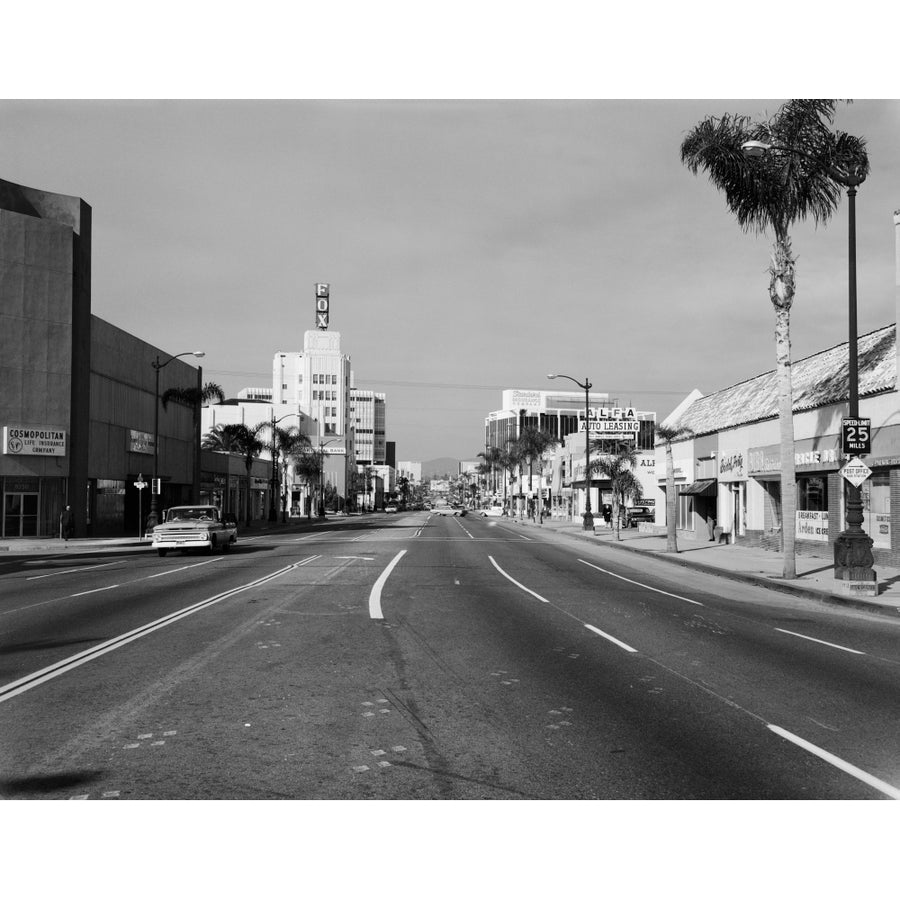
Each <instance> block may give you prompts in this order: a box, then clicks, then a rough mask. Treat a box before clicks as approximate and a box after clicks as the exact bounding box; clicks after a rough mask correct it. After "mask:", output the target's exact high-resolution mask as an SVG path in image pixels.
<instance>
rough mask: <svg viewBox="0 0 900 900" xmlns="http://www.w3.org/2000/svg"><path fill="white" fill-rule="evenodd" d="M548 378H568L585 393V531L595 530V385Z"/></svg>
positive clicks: (565, 376) (570, 377)
mask: <svg viewBox="0 0 900 900" xmlns="http://www.w3.org/2000/svg"><path fill="white" fill-rule="evenodd" d="M547 377H548V378H568V379H569V381H574V382H575V384H577V385H578V387H580V388H581V389H582V390H583V391H584V494H585V501H584V520H583V526H582V527H583V529H584V531H593V530H594V516H593V515H592V513H591V426H590V421H591V388H592V387H593V385H592V384H591V382H590V381H589V380H588V379H587V378H585V379H584V384H582V383H581V382H580V381H578V379H577V378H573V377H572V376H571V375H548V376H547Z"/></svg>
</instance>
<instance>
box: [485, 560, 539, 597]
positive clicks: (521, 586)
mask: <svg viewBox="0 0 900 900" xmlns="http://www.w3.org/2000/svg"><path fill="white" fill-rule="evenodd" d="M488 559H489V560H490V561H491V565H493V567H494V568H495V569H496V570H497V571H498V572H499V573H500V574H501V575H502V576H503V577H504V578H506V579H507V580H508V581H511V582H512V583H513V584H514V585H515V586H516V587H517V588H521V589H522V590H523V591H525V593H526V594H531V596H532V597H537V598H538V600H540V601H541V603H549V602H550V601H549V600H547V599H545V598H544V597H542V596H541V595H540V594H536V593H535V592H534V591H533V590H531V588H527V587H525V585H524V584H520V583H519V582H518V581H516V579H515V578H513V577H512V576H511V575H507V574H506V572H504V571H503V569H501V568H500V566H498V565H497V561H496V560H495V559H494V557H493V556H488Z"/></svg>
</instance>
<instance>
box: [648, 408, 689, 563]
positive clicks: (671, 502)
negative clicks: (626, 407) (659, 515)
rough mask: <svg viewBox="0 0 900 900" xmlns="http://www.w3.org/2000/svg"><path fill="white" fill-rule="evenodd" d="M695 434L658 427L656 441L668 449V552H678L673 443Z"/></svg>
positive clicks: (679, 427)
mask: <svg viewBox="0 0 900 900" xmlns="http://www.w3.org/2000/svg"><path fill="white" fill-rule="evenodd" d="M693 435H694V432H693V431H692V430H691V429H690V428H687V427H681V426H678V425H666V424H665V423H661V424H659V425H657V426H656V439H657V440H659V441H662V442H663V444H665V447H666V552H667V553H677V552H678V534H677V528H676V526H677V524H678V523H677V520H676V515H677V510H676V504H677V500H678V498H677V497H676V496H675V461H674V459H673V458H672V441H682V440H687V439H688V438H691V437H693Z"/></svg>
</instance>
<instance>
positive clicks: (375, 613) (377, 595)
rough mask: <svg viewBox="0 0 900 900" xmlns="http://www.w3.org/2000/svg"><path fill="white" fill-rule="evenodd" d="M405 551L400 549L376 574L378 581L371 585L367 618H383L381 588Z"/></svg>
mask: <svg viewBox="0 0 900 900" xmlns="http://www.w3.org/2000/svg"><path fill="white" fill-rule="evenodd" d="M404 553H406V551H405V550H401V551H400V552H399V553H398V554H397V555H396V556H395V557H394V558H393V559H392V560H391V561H390V562H389V563H388V566H387V568H386V569H385V570H384V571H383V572H382V573H381V574H380V575H379V576H378V581H376V582H375V584H374V585H373V586H372V592H371V593H370V594H369V618H370V619H383V618H384V615H383V613H382V612H381V589H382V588H383V587H384V585H385V582H386V581H387V580H388V577H389V576H390V574H391V572H393V571H394V566H396V565H397V563H398V562H400V560H401V559H402V558H403V554H404Z"/></svg>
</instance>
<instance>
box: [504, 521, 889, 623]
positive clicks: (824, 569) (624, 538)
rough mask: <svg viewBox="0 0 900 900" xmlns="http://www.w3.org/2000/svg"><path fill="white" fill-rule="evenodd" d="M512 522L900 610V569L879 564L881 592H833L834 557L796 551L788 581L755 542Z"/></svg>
mask: <svg viewBox="0 0 900 900" xmlns="http://www.w3.org/2000/svg"><path fill="white" fill-rule="evenodd" d="M504 521H505V522H508V523H509V524H510V525H521V526H522V527H528V528H544V529H552V530H553V531H556V532H559V533H560V534H566V535H567V536H569V537H572V538H575V539H577V540H583V541H587V542H588V543H593V544H604V545H606V546H610V547H615V548H616V549H618V550H623V551H630V552H632V553H640V554H648V555H650V556H656V557H658V558H660V559H663V560H666V561H667V562H670V563H672V564H673V565H680V566H686V567H688V568H692V569H698V570H700V571H703V572H708V573H710V574H713V575H719V576H721V577H722V578H730V579H732V580H735V581H743V582H745V583H748V584H755V585H759V586H760V587H765V588H768V589H770V590H776V591H784V592H785V593H789V594H794V595H796V596H801V597H806V598H808V599H813V600H819V601H821V602H825V603H834V604H837V605H839V606H851V607H854V608H857V609H866V610H869V611H873V612H884V613H887V614H889V615H897V614H900V569H892V568H888V567H886V566H876V567H875V571H876V573H877V575H878V596H877V597H868V598H862V597H858V598H857V597H854V598H845V597H841V596H839V595H837V594H835V593H833V590H834V587H833V586H834V574H833V569H834V567H833V564H832V562H831V560H830V559H827V558H825V557H820V556H800V555H798V556H797V578H795V579H790V580H786V579H784V578H782V577H781V574H782V571H783V568H782V567H783V563H784V558H783V557H782V555H781V554H780V553H774V552H772V551H769V550H761V549H758V548H755V547H741V546H739V545H735V544H716V543H712V542H708V541H707V542H704V541H692V540H686V539H684V538H682V537H679V538H678V551H679V552H678V554H677V555H673V554H671V553H667V552H666V536H665V534H650V533H648V532H643V531H639V530H638V529H637V528H628V529H622V530H621V531H620V532H619V537H620V540H617V539H616V533H615V531H614V530H613V529H611V528H607V527H606V526H605V525H604V524H603V523H602V521H601V522H600V524H595V528H594V534H591V533H590V532H585V531H584V530H583V528H582V524H581V520H580V519H579V520H575V521H574V522H568V521H564V520H560V519H544V521H543V523H542V524H541V525H538V524H537V522H536V521H535V522H532V521H531V520H530V519H524V520H519V519H516V518H509V519H505V520H504Z"/></svg>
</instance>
